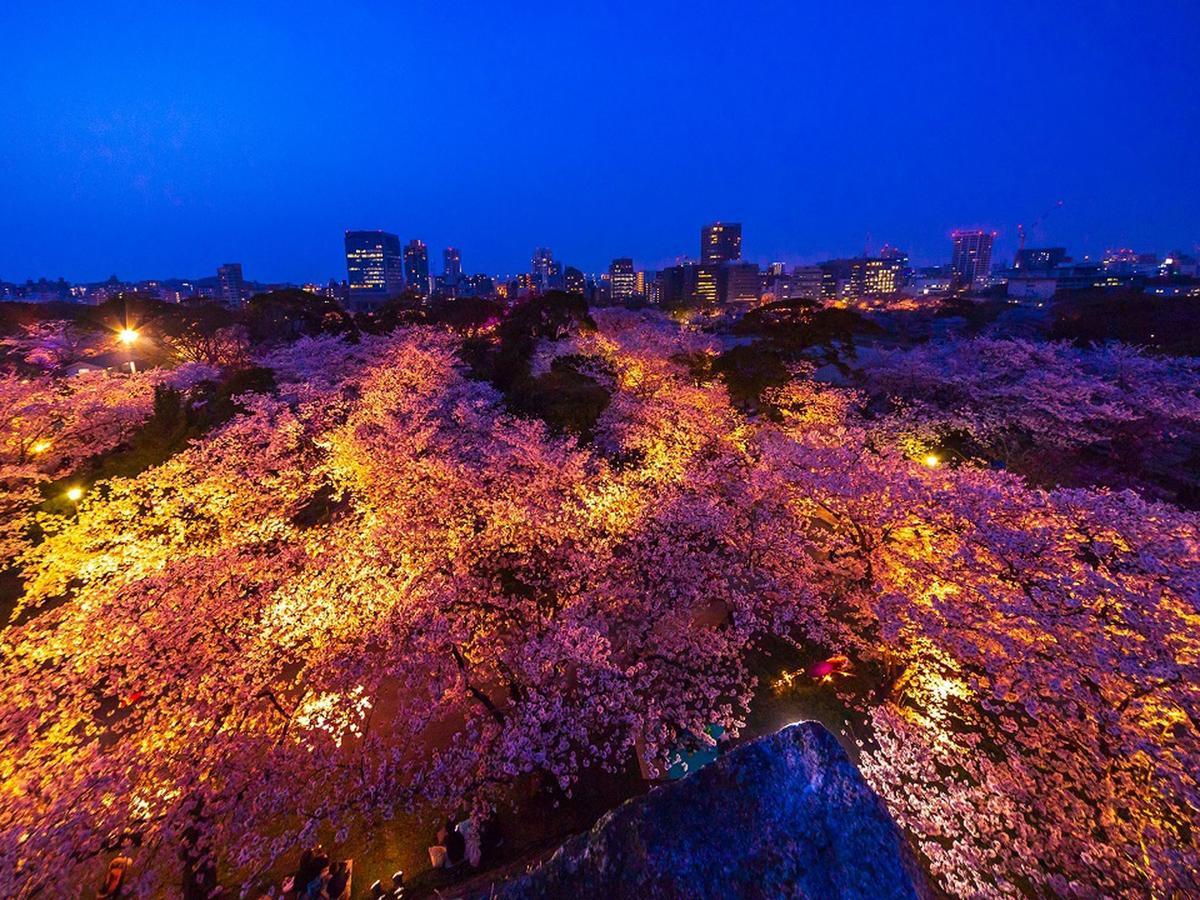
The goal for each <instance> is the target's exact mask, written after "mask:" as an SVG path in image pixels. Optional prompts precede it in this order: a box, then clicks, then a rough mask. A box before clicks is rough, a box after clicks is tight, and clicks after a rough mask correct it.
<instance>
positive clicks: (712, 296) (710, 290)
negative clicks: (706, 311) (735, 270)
mask: <svg viewBox="0 0 1200 900" xmlns="http://www.w3.org/2000/svg"><path fill="white" fill-rule="evenodd" d="M683 269H684V276H685V277H684V284H685V291H686V293H687V299H688V300H689V301H690V302H691V303H699V304H702V305H711V304H714V303H719V302H720V301H721V266H720V264H718V263H701V264H700V265H695V266H684V267H683Z"/></svg>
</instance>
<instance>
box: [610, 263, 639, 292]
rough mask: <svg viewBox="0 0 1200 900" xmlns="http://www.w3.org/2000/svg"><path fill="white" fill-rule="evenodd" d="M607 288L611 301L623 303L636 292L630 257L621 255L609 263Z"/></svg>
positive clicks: (635, 277) (635, 278)
mask: <svg viewBox="0 0 1200 900" xmlns="http://www.w3.org/2000/svg"><path fill="white" fill-rule="evenodd" d="M608 290H609V296H610V297H611V298H612V302H613V303H625V302H627V301H629V300H631V299H632V298H633V295H634V294H635V293H637V274H636V273H635V272H634V270H633V260H632V259H630V258H629V257H621V258H620V259H614V260H613V261H612V263H610V264H609V267H608Z"/></svg>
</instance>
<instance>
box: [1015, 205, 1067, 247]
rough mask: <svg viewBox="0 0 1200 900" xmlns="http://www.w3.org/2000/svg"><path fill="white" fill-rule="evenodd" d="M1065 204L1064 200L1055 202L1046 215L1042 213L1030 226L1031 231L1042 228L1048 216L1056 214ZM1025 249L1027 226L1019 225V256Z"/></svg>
mask: <svg viewBox="0 0 1200 900" xmlns="http://www.w3.org/2000/svg"><path fill="white" fill-rule="evenodd" d="M1063 202H1064V201H1062V200H1055V201H1054V205H1053V206H1051V207H1050V208H1049V209H1048V210H1046V211H1045V212H1044V213H1042V214H1041V215H1040V216H1038V217H1037V218H1036V219H1034V220H1033V224H1032V225H1030V226H1029V230H1030V231H1033V230H1034V229H1036V228H1037V227H1038V226H1040V225H1041V224H1042V223H1043V222H1044V221H1046V216H1048V215H1050V213H1052V212H1054V211H1055V210H1056V209H1059V208H1060V207H1061V206H1062V205H1063ZM1024 249H1025V226H1024V225H1018V226H1017V253H1018V254H1019V253H1020V252H1021V251H1022V250H1024Z"/></svg>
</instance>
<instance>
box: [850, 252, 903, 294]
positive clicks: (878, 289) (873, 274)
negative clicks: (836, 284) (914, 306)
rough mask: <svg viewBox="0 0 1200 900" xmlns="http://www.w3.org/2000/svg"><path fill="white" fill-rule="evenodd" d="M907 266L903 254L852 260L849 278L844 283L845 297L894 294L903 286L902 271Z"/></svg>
mask: <svg viewBox="0 0 1200 900" xmlns="http://www.w3.org/2000/svg"><path fill="white" fill-rule="evenodd" d="M907 266H908V257H907V256H905V255H903V254H899V255H896V254H892V255H889V256H886V257H874V256H866V257H860V258H859V259H852V260H850V278H849V280H848V282H847V283H846V296H848V297H865V296H871V295H877V294H894V293H896V292H897V291H899V290H900V288H901V287H903V285H904V270H905V269H906V268H907Z"/></svg>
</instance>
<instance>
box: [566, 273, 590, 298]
mask: <svg viewBox="0 0 1200 900" xmlns="http://www.w3.org/2000/svg"><path fill="white" fill-rule="evenodd" d="M563 289H564V290H565V291H566V292H567V293H568V294H578V295H579V296H581V297H582V296H584V295H585V294H586V293H587V280H586V279H585V278H584V277H583V272H581V271H579V269H577V268H575V267H574V266H567V268H566V271H565V272H564V273H563Z"/></svg>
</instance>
